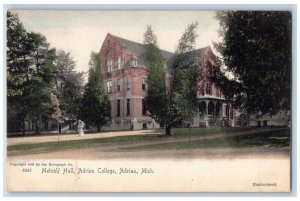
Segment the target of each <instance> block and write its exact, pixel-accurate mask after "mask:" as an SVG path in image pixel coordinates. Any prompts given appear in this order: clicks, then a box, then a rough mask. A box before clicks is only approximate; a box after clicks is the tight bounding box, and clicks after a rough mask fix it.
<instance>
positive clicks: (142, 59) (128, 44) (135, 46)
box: [112, 35, 210, 72]
mask: <svg viewBox="0 0 300 201" xmlns="http://www.w3.org/2000/svg"><path fill="white" fill-rule="evenodd" d="M112 36H113V37H114V38H115V39H116V40H117V42H118V43H119V44H120V45H122V46H123V47H125V48H126V51H127V52H129V53H131V54H133V55H135V56H136V57H137V59H138V62H139V64H140V65H144V66H146V46H145V45H144V44H142V43H138V42H134V41H131V40H127V39H125V38H121V37H119V36H115V35H112ZM207 48H210V47H209V46H207V47H204V48H200V49H197V50H193V51H190V52H187V53H184V54H188V57H186V58H187V59H186V61H185V63H189V64H191V63H193V64H194V63H196V62H198V60H199V59H200V58H201V56H202V55H203V54H204V52H205V50H206V49H207ZM161 52H162V55H163V58H164V59H165V60H167V70H168V71H169V72H170V71H172V69H171V66H172V65H171V64H172V62H173V57H174V55H175V54H174V53H172V52H169V51H166V50H161Z"/></svg>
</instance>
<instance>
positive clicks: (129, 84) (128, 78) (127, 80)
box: [126, 77, 131, 91]
mask: <svg viewBox="0 0 300 201" xmlns="http://www.w3.org/2000/svg"><path fill="white" fill-rule="evenodd" d="M126 85H127V91H129V90H130V88H131V79H130V77H126Z"/></svg>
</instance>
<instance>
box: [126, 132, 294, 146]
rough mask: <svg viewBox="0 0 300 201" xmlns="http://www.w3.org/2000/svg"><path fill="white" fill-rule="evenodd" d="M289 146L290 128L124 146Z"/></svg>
mask: <svg viewBox="0 0 300 201" xmlns="http://www.w3.org/2000/svg"><path fill="white" fill-rule="evenodd" d="M258 146H265V147H289V146H290V135H289V131H288V130H284V131H271V132H268V133H264V134H261V135H260V134H259V133H258V134H255V135H253V134H251V135H243V136H234V137H227V138H218V139H207V140H192V141H190V142H189V141H183V142H169V143H161V144H152V145H143V146H135V147H129V148H123V149H126V150H153V149H188V148H190V149H196V148H217V147H218V148H225V147H258Z"/></svg>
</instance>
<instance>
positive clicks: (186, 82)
mask: <svg viewBox="0 0 300 201" xmlns="http://www.w3.org/2000/svg"><path fill="white" fill-rule="evenodd" d="M197 26H198V23H192V24H190V25H188V27H187V28H186V30H185V32H184V33H183V35H182V37H181V38H180V40H179V44H178V47H177V50H176V52H175V55H174V57H173V59H172V61H171V69H172V70H171V72H170V75H171V77H170V80H168V82H169V86H168V95H167V113H166V135H167V136H169V135H171V129H172V127H173V126H174V125H176V124H178V123H183V122H184V121H188V122H189V121H190V120H191V119H192V118H193V117H194V116H195V115H196V111H197V97H196V92H197V90H196V89H197V88H196V86H197V80H198V75H199V72H198V71H197V66H196V65H197V64H196V63H195V61H194V59H193V58H192V57H193V55H192V54H191V51H193V50H194V48H195V41H196V38H197V34H196V28H197Z"/></svg>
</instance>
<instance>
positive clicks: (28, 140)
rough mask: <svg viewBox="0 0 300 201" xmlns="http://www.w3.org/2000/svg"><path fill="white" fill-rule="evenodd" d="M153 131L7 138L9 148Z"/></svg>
mask: <svg viewBox="0 0 300 201" xmlns="http://www.w3.org/2000/svg"><path fill="white" fill-rule="evenodd" d="M153 133H154V131H153V130H138V131H114V132H103V133H89V134H85V135H84V136H79V135H78V134H60V135H46V136H45V135H41V136H30V137H28V136H27V137H15V138H7V146H10V145H15V144H25V143H38V142H55V141H58V139H59V141H68V140H82V139H94V138H107V137H117V136H128V135H149V134H153Z"/></svg>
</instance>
